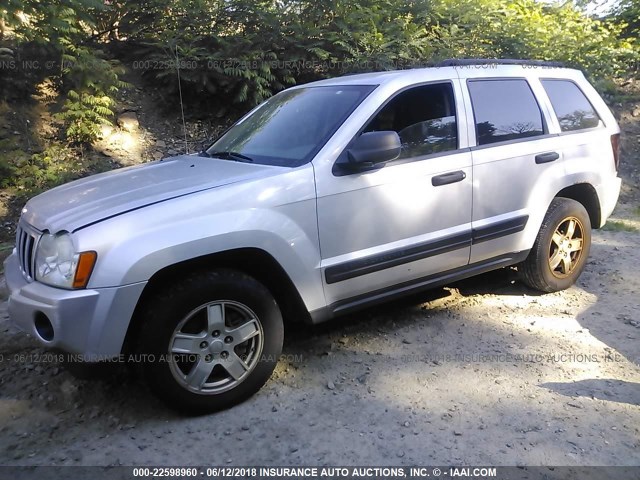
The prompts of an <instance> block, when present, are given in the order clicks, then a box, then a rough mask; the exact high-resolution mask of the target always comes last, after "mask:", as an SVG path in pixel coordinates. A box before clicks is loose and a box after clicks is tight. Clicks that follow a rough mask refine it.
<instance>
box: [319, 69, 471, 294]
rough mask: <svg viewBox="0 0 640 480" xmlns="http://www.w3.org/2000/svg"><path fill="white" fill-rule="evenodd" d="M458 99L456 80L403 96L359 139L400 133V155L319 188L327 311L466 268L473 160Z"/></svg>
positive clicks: (380, 113) (414, 89)
mask: <svg viewBox="0 0 640 480" xmlns="http://www.w3.org/2000/svg"><path fill="white" fill-rule="evenodd" d="M456 98H462V97H461V93H460V87H459V84H458V82H457V80H456V81H444V82H434V83H429V84H424V85H419V86H415V87H411V88H408V89H405V90H402V91H400V92H399V93H397V94H395V95H394V96H393V97H392V98H391V99H389V100H388V101H387V102H386V103H385V104H384V105H383V106H382V107H381V108H380V109H379V110H378V112H377V113H376V114H375V115H374V116H373V118H371V119H370V120H369V121H368V122H367V124H366V125H365V127H364V128H363V130H362V132H361V133H363V132H369V131H376V130H378V131H380V130H393V131H396V132H398V134H399V136H400V139H401V142H402V153H401V155H400V157H399V158H398V159H397V160H394V161H392V162H389V163H387V164H386V165H385V166H384V167H383V168H379V169H377V170H374V171H368V172H356V173H349V172H341V171H340V170H339V169H336V168H334V170H333V177H332V178H331V180H330V181H323V182H321V184H320V187H319V188H318V226H319V235H320V247H321V252H322V263H321V270H322V277H323V281H324V286H325V295H326V297H327V301H328V303H329V304H335V303H336V302H342V301H349V299H353V297H358V296H364V295H365V294H366V295H370V294H371V293H372V292H374V293H373V294H374V295H378V294H379V295H384V294H385V293H386V292H385V291H388V290H394V289H397V288H400V287H398V285H399V284H402V285H403V286H407V285H408V286H410V284H411V283H418V282H420V281H423V280H424V278H425V277H429V276H431V275H435V274H438V273H441V272H444V271H447V270H452V269H455V268H458V267H462V266H465V265H467V264H468V262H469V253H470V245H471V198H472V184H471V182H472V171H471V153H470V152H469V149H468V148H467V143H466V142H467V135H466V120H465V116H464V110H463V107H462V105H461V104H460V103H461V102H456ZM345 154H346V152H343V155H345ZM339 161H340V160H339ZM339 161H338V163H339Z"/></svg>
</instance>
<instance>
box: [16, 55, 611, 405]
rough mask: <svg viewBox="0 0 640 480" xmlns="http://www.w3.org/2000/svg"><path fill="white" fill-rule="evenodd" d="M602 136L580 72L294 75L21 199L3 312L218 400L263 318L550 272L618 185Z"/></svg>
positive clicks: (487, 68) (578, 262)
mask: <svg viewBox="0 0 640 480" xmlns="http://www.w3.org/2000/svg"><path fill="white" fill-rule="evenodd" d="M619 132H620V130H619V128H618V125H617V124H616V121H615V119H614V117H613V115H612V114H611V112H610V111H609V109H608V108H607V106H606V105H605V103H604V102H603V100H602V99H601V98H600V96H599V95H598V94H597V93H596V91H595V90H594V88H593V87H592V86H591V85H590V84H589V83H588V82H587V81H586V80H585V77H584V76H583V75H582V73H581V72H579V71H576V70H571V69H564V68H559V67H555V66H549V65H547V64H541V63H536V62H521V61H517V62H495V63H486V62H484V63H483V62H475V61H452V62H448V63H447V64H445V65H442V66H439V67H436V68H427V69H419V70H407V71H394V72H384V73H371V74H364V75H353V76H347V77H342V78H335V79H331V80H324V81H320V82H315V83H310V84H308V85H301V86H297V87H294V88H291V89H288V90H285V91H283V92H281V93H279V94H277V95H275V96H274V97H272V98H271V99H269V100H268V101H266V102H265V103H263V104H262V105H260V106H259V107H257V108H256V109H254V110H253V111H251V112H249V113H248V114H247V115H245V116H244V117H243V118H242V119H240V120H239V121H238V122H237V123H236V124H235V125H234V126H233V127H232V128H231V129H229V130H228V131H227V132H226V133H225V134H224V135H222V137H221V138H220V139H219V140H217V141H216V142H215V143H214V144H213V145H212V146H211V147H210V148H209V149H207V150H206V151H205V152H202V153H200V154H195V155H183V156H179V157H175V158H169V159H165V160H161V161H157V162H152V163H148V164H144V165H140V166H136V167H131V168H124V169H120V170H116V171H113V172H109V173H104V174H100V175H96V176H93V177H90V178H86V179H82V180H78V181H75V182H72V183H69V184H67V185H63V186H61V187H58V188H55V189H53V190H51V191H48V192H46V193H43V194H41V195H39V196H37V197H35V198H33V199H31V200H30V201H29V202H28V203H27V205H26V206H25V208H24V210H23V211H22V216H21V219H20V223H19V228H18V233H17V245H16V248H15V250H14V252H13V254H12V255H11V256H10V257H9V258H8V259H7V260H6V262H5V271H6V277H7V283H8V286H9V289H10V298H9V313H10V316H11V318H12V320H13V322H15V324H16V325H17V326H18V327H20V328H21V329H23V330H24V331H26V332H28V333H30V334H31V335H33V336H34V337H35V338H37V339H38V340H39V341H40V343H42V344H43V345H44V346H47V347H52V348H57V349H61V350H63V351H65V352H69V353H72V354H76V358H79V359H82V360H84V361H87V362H97V361H101V360H107V359H114V358H116V359H117V358H122V356H127V357H130V356H131V354H134V353H135V354H136V355H135V358H136V359H138V360H140V359H141V360H143V361H139V362H138V364H139V366H140V368H141V369H142V371H143V375H144V377H145V378H146V380H147V381H148V383H149V385H150V387H151V388H152V390H153V391H154V392H155V393H156V394H157V395H159V396H160V397H161V398H163V399H164V400H165V401H166V402H167V403H168V404H170V405H171V406H173V407H176V408H180V409H183V410H188V411H191V412H197V411H211V410H216V409H220V408H224V407H228V406H230V405H233V404H235V403H237V402H240V401H242V400H243V399H245V398H247V397H249V396H250V395H252V394H253V393H255V392H256V391H257V390H258V389H260V387H261V386H262V385H263V384H264V383H265V382H266V381H267V380H268V378H269V376H270V375H271V373H272V371H273V369H274V367H275V365H276V363H277V361H278V357H279V355H280V353H281V349H282V342H283V334H284V327H283V319H291V320H293V321H304V322H309V323H318V322H322V321H325V320H327V319H330V318H332V317H335V316H337V315H341V314H344V313H347V312H352V311H354V310H357V309H360V308H362V307H366V306H370V305H373V304H376V303H379V302H383V301H386V300H387V299H390V298H394V297H397V296H401V295H406V294H410V293H413V292H415V291H417V290H421V289H425V288H431V287H434V286H437V285H442V284H445V283H450V282H453V281H454V280H457V279H461V278H464V277H469V276H472V275H476V274H479V273H482V272H486V271H488V270H493V269H497V268H501V267H506V266H511V265H517V268H518V270H519V271H520V272H521V274H522V279H523V281H524V282H525V283H526V284H527V285H529V286H530V287H532V288H535V289H538V290H542V291H544V292H553V291H557V290H562V289H565V288H567V287H569V286H570V285H572V284H573V283H574V282H575V281H576V279H577V278H578V276H579V275H580V273H581V272H582V270H583V268H584V266H585V263H586V259H587V256H588V254H589V247H590V241H591V229H592V228H599V227H602V226H603V225H604V223H605V221H606V219H607V217H608V216H609V215H610V214H611V212H612V210H613V208H614V206H615V204H616V201H617V199H618V194H619V191H620V178H618V176H617V167H618V143H619Z"/></svg>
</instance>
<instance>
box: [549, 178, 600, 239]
mask: <svg viewBox="0 0 640 480" xmlns="http://www.w3.org/2000/svg"><path fill="white" fill-rule="evenodd" d="M557 197H562V198H570V199H572V200H575V201H576V202H578V203H580V204H582V206H583V207H584V208H585V210H586V211H587V213H588V214H589V220H590V221H591V228H593V229H598V228H600V222H601V221H602V211H601V208H600V199H599V198H598V192H596V189H595V188H594V187H593V185H591V184H590V183H576V184H574V185H570V186H568V187H565V188H563V189H562V190H560V191H559V192H558V193H557V194H556V198H557Z"/></svg>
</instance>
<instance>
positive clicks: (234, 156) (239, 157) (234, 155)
mask: <svg viewBox="0 0 640 480" xmlns="http://www.w3.org/2000/svg"><path fill="white" fill-rule="evenodd" d="M203 153H206V154H207V156H209V157H215V158H221V159H223V160H235V161H236V162H253V158H251V157H247V156H246V155H243V154H242V153H239V152H211V153H209V152H203Z"/></svg>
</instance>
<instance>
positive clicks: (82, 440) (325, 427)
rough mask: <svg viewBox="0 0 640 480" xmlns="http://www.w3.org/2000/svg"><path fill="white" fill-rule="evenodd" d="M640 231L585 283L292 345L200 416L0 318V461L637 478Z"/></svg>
mask: <svg viewBox="0 0 640 480" xmlns="http://www.w3.org/2000/svg"><path fill="white" fill-rule="evenodd" d="M639 240H640V233H638V232H626V231H622V232H609V231H599V232H596V233H595V234H594V238H593V247H592V256H591V260H590V262H589V265H588V267H587V270H586V271H585V273H584V274H583V276H582V277H581V279H580V281H579V283H578V285H577V286H575V287H573V288H571V289H570V290H568V291H565V292H561V293H557V294H550V295H537V294H536V293H535V292H533V291H531V290H527V289H526V288H525V287H523V286H522V285H521V284H519V283H517V282H515V281H514V272H513V271H510V270H503V271H500V272H495V273H492V274H488V275H484V276H482V277H479V278H476V279H472V280H468V281H465V282H463V283H459V284H455V285H452V286H451V287H450V288H446V289H441V290H436V291H432V292H427V293H426V294H424V295H422V296H421V297H414V298H412V299H409V300H405V301H402V302H399V303H394V304H390V305H386V306H384V307H383V308H378V309H376V310H370V311H365V312H362V313H360V314H357V315H353V316H351V317H348V318H342V319H339V320H337V321H334V322H332V323H330V324H328V325H323V326H320V327H317V328H309V327H302V328H298V329H296V330H294V331H289V332H288V335H287V338H286V340H285V354H284V357H283V361H282V362H281V363H280V365H279V367H278V369H277V371H276V373H275V374H274V375H273V378H272V379H271V381H270V382H269V383H268V384H267V385H266V387H265V388H263V390H262V391H261V392H259V394H258V395H256V396H255V397H253V398H252V399H250V400H249V401H247V402H246V403H244V404H242V405H240V406H238V407H235V408H233V409H231V410H228V411H225V412H221V413H217V414H213V415H208V416H203V417H197V418H184V417H180V416H177V415H176V414H173V413H172V412H170V411H168V410H167V409H165V408H164V406H163V405H161V404H160V403H159V402H157V401H156V400H155V399H154V398H153V397H151V395H150V394H148V393H147V392H146V391H145V390H144V389H143V388H142V387H141V386H139V385H138V384H137V383H136V381H135V379H131V378H128V379H127V378H125V379H124V380H123V378H122V377H116V378H113V379H110V380H102V381H81V380H76V379H74V378H73V377H72V376H71V375H70V374H69V373H67V372H66V371H64V370H63V369H62V368H61V366H60V365H58V364H57V363H56V362H51V361H48V360H49V359H47V358H46V356H43V355H44V354H45V353H46V352H45V351H44V350H42V349H41V348H40V347H38V346H37V344H36V342H35V341H34V340H32V339H30V338H28V337H27V336H26V335H24V334H22V333H19V332H17V331H16V330H15V329H14V328H13V327H12V326H10V324H9V323H8V319H7V315H6V302H3V303H0V359H1V361H0V464H2V465H49V464H57V465H119V464H122V465H136V464H180V465H211V464H215V465H294V464H298V465H299V464H307V465H320V464H344V465H350V464H371V465H385V464H386V465H391V464H398V465H415V464H488V465H638V464H640V314H639V313H638V312H639V311H640V309H639V308H638V307H639V299H640V273H639V271H638V267H639V266H640V249H639V247H640V241H639Z"/></svg>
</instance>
